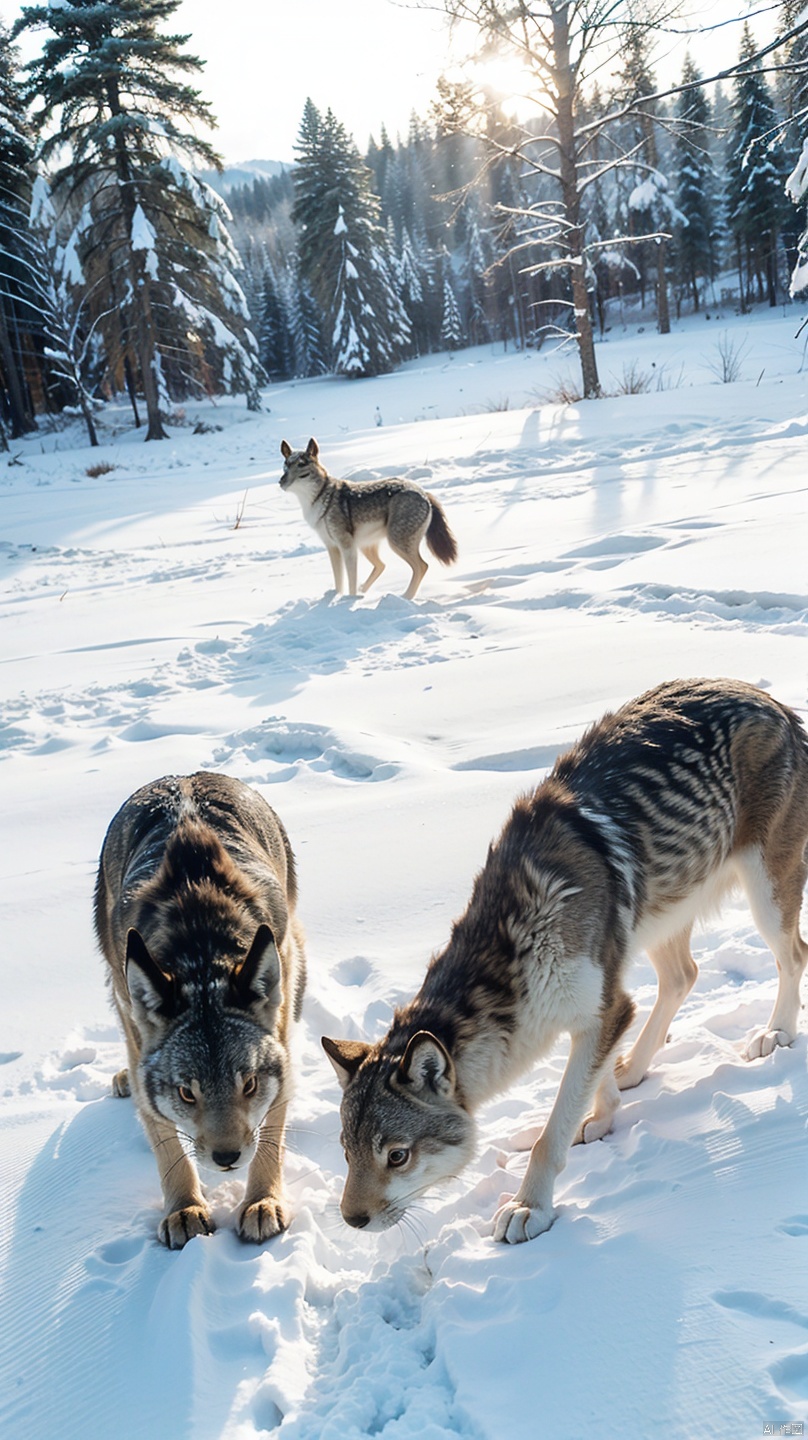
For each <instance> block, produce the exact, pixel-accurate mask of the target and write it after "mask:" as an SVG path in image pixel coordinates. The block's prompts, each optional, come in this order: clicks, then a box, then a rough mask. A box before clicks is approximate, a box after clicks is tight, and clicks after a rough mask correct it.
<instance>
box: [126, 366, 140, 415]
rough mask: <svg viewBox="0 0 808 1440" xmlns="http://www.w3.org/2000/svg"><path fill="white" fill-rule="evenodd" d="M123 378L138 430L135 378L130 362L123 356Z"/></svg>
mask: <svg viewBox="0 0 808 1440" xmlns="http://www.w3.org/2000/svg"><path fill="white" fill-rule="evenodd" d="M123 378H124V381H125V382H126V393H127V395H128V396H129V400H130V403H131V406H132V409H133V411H134V413H135V428H136V429H137V430H139V429H140V413H139V411H138V408H137V387H136V385H135V377H134V375H133V373H132V361H131V360H130V359H129V356H128V355H124V357H123Z"/></svg>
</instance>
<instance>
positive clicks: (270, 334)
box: [259, 262, 294, 379]
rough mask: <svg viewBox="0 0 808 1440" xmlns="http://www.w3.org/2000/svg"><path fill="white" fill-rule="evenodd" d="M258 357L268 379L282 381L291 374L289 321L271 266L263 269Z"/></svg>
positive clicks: (291, 356)
mask: <svg viewBox="0 0 808 1440" xmlns="http://www.w3.org/2000/svg"><path fill="white" fill-rule="evenodd" d="M259 338H260V354H261V364H262V365H263V367H264V369H265V371H266V372H267V375H269V377H270V379H273V378H274V379H284V378H285V377H286V376H288V375H291V374H292V373H293V371H294V351H293V345H292V337H291V335H290V333H289V318H288V315H287V313H286V306H285V304H284V302H283V296H282V291H281V288H280V286H279V285H278V282H277V280H276V278H275V273H274V270H273V268H272V265H271V264H270V263H269V262H267V264H266V267H265V269H264V284H263V292H262V296H261V325H260V337H259Z"/></svg>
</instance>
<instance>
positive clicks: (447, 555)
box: [426, 493, 457, 565]
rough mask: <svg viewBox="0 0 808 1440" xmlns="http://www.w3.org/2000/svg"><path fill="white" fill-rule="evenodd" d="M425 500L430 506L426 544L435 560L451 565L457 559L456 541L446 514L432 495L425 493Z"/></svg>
mask: <svg viewBox="0 0 808 1440" xmlns="http://www.w3.org/2000/svg"><path fill="white" fill-rule="evenodd" d="M426 498H427V500H428V501H429V503H430V505H431V506H432V518H431V519H430V522H429V529H428V530H427V532H426V543H427V545H428V546H429V548H430V550H431V551H432V554H433V555H434V556H435V559H436V560H440V563H441V565H453V564H454V562H455V560H456V559H457V541H456V540H455V537H454V535H453V534H452V532H451V530H450V529H449V525H448V523H447V520H446V512H445V510H444V508H443V506H442V505H441V503H440V501H439V500H436V499H435V496H434V495H430V494H428V493H427V497H426Z"/></svg>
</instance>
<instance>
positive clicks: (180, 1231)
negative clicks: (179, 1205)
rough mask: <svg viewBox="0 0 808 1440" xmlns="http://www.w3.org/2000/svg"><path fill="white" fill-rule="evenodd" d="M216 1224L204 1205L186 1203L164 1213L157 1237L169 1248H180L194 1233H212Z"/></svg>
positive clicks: (191, 1238)
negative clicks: (169, 1212) (181, 1206)
mask: <svg viewBox="0 0 808 1440" xmlns="http://www.w3.org/2000/svg"><path fill="white" fill-rule="evenodd" d="M215 1229H216V1226H215V1225H214V1223H213V1220H212V1219H211V1216H210V1211H209V1210H207V1209H206V1208H205V1206H204V1205H186V1206H184V1208H183V1209H182V1210H172V1212H171V1214H170V1215H165V1216H164V1217H163V1219H162V1220H161V1221H160V1224H159V1226H158V1229H157V1238H158V1240H161V1241H162V1243H163V1244H164V1245H167V1246H168V1248H169V1250H181V1249H182V1247H183V1245H187V1243H188V1241H189V1240H193V1238H194V1236H195V1235H212V1234H213V1232H214V1230H215Z"/></svg>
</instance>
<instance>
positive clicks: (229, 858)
mask: <svg viewBox="0 0 808 1440" xmlns="http://www.w3.org/2000/svg"><path fill="white" fill-rule="evenodd" d="M296 895H297V887H296V880H295V864H294V857H293V855H292V850H291V847H290V845H289V840H288V837H287V834H286V831H285V830H284V828H283V825H282V824H281V822H280V820H279V819H278V817H277V815H276V814H275V813H274V811H273V810H271V809H270V807H269V806H268V805H267V804H266V803H265V802H264V801H263V800H262V799H261V797H260V795H258V794H257V793H256V792H255V791H254V790H251V789H249V788H248V786H246V785H242V784H241V783H240V781H238V780H231V779H229V778H228V777H227V776H225V775H214V774H210V773H200V774H196V775H189V776H174V775H170V776H167V777H166V778H165V779H162V780H155V781H153V783H151V784H149V785H145V786H144V787H143V788H142V789H140V790H138V791H136V792H135V794H134V795H132V796H131V797H130V799H128V800H127V801H126V803H125V804H124V805H123V806H122V808H121V809H120V810H119V811H118V813H117V815H116V816H115V818H114V820H113V821H112V823H111V825H110V827H109V830H108V831H107V835H106V839H105V840H104V845H103V849H102V852H101V860H100V864H99V869H98V879H97V882H96V888H95V925H96V932H97V935H98V940H99V943H100V946H101V949H102V951H103V953H104V955H105V957H106V959H107V961H108V963H109V980H110V983H111V987H112V994H113V998H114V1001H115V1006H116V1008H117V1011H118V1014H119V1016H120V1019H121V1024H122V1026H123V1030H124V1035H125V1037H126V1049H127V1054H128V1059H129V1067H128V1071H127V1070H122V1071H121V1072H120V1073H119V1074H118V1075H116V1077H115V1080H114V1081H113V1089H114V1091H115V1093H116V1094H118V1095H128V1094H129V1093H130V1089H131V1093H132V1094H133V1096H134V1099H135V1104H136V1105H137V1109H138V1113H139V1115H140V1118H141V1120H142V1122H143V1126H144V1129H145V1131H146V1134H147V1136H148V1138H149V1142H150V1144H151V1147H152V1149H153V1151H154V1155H155V1159H156V1161H157V1168H158V1170H159V1172H160V1179H161V1182H162V1186H163V1195H164V1201H165V1214H164V1216H163V1219H162V1220H161V1222H160V1226H159V1230H158V1234H159V1237H160V1239H161V1240H162V1241H163V1243H164V1244H165V1245H168V1246H169V1248H170V1249H172V1250H178V1249H180V1248H181V1247H182V1246H183V1245H184V1244H185V1242H186V1241H187V1240H190V1239H191V1237H192V1236H194V1235H209V1234H210V1233H211V1231H212V1230H213V1223H212V1220H211V1216H210V1211H209V1209H208V1206H207V1204H206V1202H205V1199H204V1196H203V1194H202V1190H201V1187H200V1182H199V1177H198V1174H197V1171H196V1168H195V1165H194V1164H193V1160H192V1158H191V1157H192V1155H193V1156H195V1157H196V1158H197V1159H198V1160H199V1162H200V1163H201V1164H202V1165H203V1166H204V1167H205V1168H207V1169H210V1170H212V1171H214V1172H218V1174H219V1176H220V1177H221V1175H223V1174H230V1173H231V1172H232V1171H234V1170H237V1169H239V1168H240V1167H243V1166H245V1165H247V1164H249V1170H248V1171H247V1184H246V1194H245V1198H244V1203H243V1205H242V1208H241V1211H240V1214H239V1219H238V1233H239V1235H240V1236H241V1238H242V1239H244V1240H255V1241H261V1240H267V1239H268V1238H269V1237H270V1236H272V1235H275V1234H277V1233H278V1231H279V1230H284V1229H285V1228H286V1226H287V1225H288V1223H289V1221H288V1216H287V1211H286V1208H285V1205H284V1201H283V1195H282V1183H281V1161H282V1153H283V1132H284V1122H285V1116H286V1106H287V1101H288V1098H289V1089H290V1075H289V1052H288V1046H289V1034H290V1029H291V1024H292V1021H293V1020H297V1019H298V1018H299V1015H300V1007H301V1004H302V999H303V989H304V985H305V957H304V950H303V934H302V931H301V928H300V926H299V923H298V921H297V919H296V917H295V900H296Z"/></svg>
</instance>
